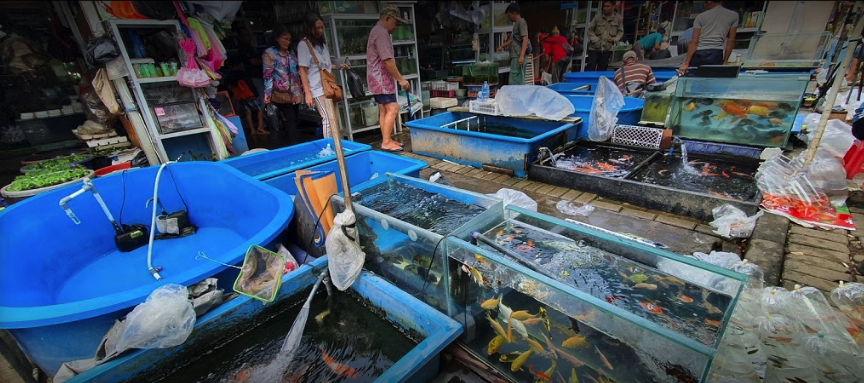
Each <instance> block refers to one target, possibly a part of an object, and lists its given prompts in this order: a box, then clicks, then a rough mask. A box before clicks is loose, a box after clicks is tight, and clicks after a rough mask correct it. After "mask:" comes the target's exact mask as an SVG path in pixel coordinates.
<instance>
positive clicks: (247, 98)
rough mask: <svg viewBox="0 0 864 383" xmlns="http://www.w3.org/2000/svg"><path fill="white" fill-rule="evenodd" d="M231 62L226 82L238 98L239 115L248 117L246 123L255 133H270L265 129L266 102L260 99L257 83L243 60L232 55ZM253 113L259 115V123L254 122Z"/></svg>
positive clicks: (230, 90) (235, 97)
mask: <svg viewBox="0 0 864 383" xmlns="http://www.w3.org/2000/svg"><path fill="white" fill-rule="evenodd" d="M229 62H230V63H231V72H230V73H229V74H228V78H227V79H226V80H225V82H226V83H227V84H228V91H229V92H231V95H232V96H233V97H234V99H235V100H237V115H238V116H243V117H245V118H246V124H247V125H248V126H249V130H250V132H251V133H252V134H253V135H256V134H270V132H268V131H267V130H265V129H264V104H263V103H261V100H260V99H258V92H257V90H256V89H255V83H254V82H252V78H251V77H250V76H249V74H248V73H246V70H245V67H244V66H243V61H241V60H240V59H238V58H236V57H231V58H230V59H229ZM253 113H254V114H256V116H257V122H258V124H257V125H253V123H252V122H253V119H252V114H253Z"/></svg>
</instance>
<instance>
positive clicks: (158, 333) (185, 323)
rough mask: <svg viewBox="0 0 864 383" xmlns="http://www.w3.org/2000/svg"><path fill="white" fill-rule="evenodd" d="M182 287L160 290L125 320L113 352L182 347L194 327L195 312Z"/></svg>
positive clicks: (167, 286) (171, 286)
mask: <svg viewBox="0 0 864 383" xmlns="http://www.w3.org/2000/svg"><path fill="white" fill-rule="evenodd" d="M188 297H189V292H188V290H187V289H186V287H184V286H181V285H178V284H167V285H163V286H160V287H159V288H157V289H156V290H154V291H153V292H152V293H150V295H149V296H148V297H147V300H146V301H144V303H142V304H139V305H138V306H135V309H133V310H132V312H131V313H129V315H127V316H126V328H125V329H124V330H123V334H122V335H120V339H119V340H117V345H116V346H114V347H115V350H116V351H117V352H118V353H119V352H123V351H124V350H128V349H131V348H141V349H150V348H168V347H174V346H177V345H180V344H182V343H183V342H185V341H186V338H188V337H189V334H191V333H192V327H194V326H195V309H194V308H193V307H192V302H189V298H188Z"/></svg>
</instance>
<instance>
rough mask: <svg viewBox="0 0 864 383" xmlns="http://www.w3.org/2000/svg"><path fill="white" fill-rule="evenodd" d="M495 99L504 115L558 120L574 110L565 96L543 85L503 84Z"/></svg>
mask: <svg viewBox="0 0 864 383" xmlns="http://www.w3.org/2000/svg"><path fill="white" fill-rule="evenodd" d="M495 101H496V102H497V103H498V108H499V109H501V114H503V115H504V116H532V115H536V116H538V117H541V118H545V119H547V120H555V121H558V120H561V119H563V118H565V117H567V116H569V115H571V114H573V113H574V112H576V108H575V107H573V103H571V102H570V100H568V99H567V97H564V96H563V95H561V94H560V93H558V92H556V91H554V90H552V89H549V88H547V87H545V86H534V85H505V86H502V87H501V89H499V90H498V93H497V94H496V95H495Z"/></svg>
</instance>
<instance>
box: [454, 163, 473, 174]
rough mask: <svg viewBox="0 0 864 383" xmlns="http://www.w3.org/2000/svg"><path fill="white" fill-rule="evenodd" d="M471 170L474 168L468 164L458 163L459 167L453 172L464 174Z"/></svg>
mask: <svg viewBox="0 0 864 383" xmlns="http://www.w3.org/2000/svg"><path fill="white" fill-rule="evenodd" d="M471 170H474V168H473V167H470V166H465V165H460V167H459V169H456V171H455V173H456V174H465V173H468V172H470V171H471Z"/></svg>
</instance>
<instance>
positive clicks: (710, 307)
mask: <svg viewBox="0 0 864 383" xmlns="http://www.w3.org/2000/svg"><path fill="white" fill-rule="evenodd" d="M698 306H699V307H702V308H704V309H706V310H708V314H722V313H723V310H720V309H718V308H717V306H714V305H712V304H711V303H708V301H704V302H702V303H700V304H698Z"/></svg>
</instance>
